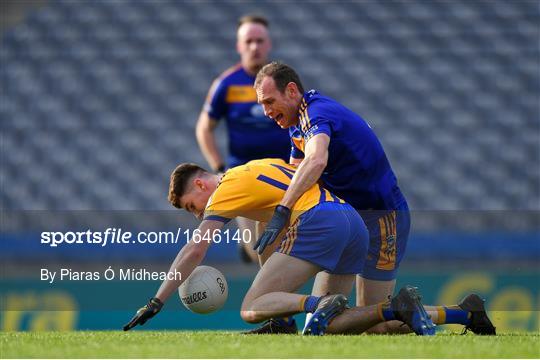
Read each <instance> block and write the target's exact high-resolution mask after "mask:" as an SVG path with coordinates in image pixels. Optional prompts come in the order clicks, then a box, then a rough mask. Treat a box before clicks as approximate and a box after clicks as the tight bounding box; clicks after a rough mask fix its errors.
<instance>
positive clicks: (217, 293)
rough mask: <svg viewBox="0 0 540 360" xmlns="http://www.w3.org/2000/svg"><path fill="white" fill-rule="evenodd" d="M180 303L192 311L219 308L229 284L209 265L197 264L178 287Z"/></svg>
mask: <svg viewBox="0 0 540 360" xmlns="http://www.w3.org/2000/svg"><path fill="white" fill-rule="evenodd" d="M178 293H179V294H180V300H182V304H184V306H185V307H187V308H188V309H189V310H191V311H192V312H194V313H198V314H208V313H211V312H213V311H216V310H219V309H221V307H222V306H223V304H225V301H227V296H228V295H229V286H228V285H227V280H226V279H225V276H223V274H222V273H221V272H220V271H219V270H217V269H215V268H213V267H211V266H205V265H201V266H197V267H196V268H195V270H193V272H192V273H191V275H189V277H188V278H187V279H186V281H184V282H183V283H182V285H180V287H179V288H178Z"/></svg>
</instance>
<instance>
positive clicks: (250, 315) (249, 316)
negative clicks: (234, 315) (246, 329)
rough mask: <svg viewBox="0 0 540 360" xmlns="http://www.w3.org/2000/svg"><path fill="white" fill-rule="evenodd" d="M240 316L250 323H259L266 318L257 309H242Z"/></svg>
mask: <svg viewBox="0 0 540 360" xmlns="http://www.w3.org/2000/svg"><path fill="white" fill-rule="evenodd" d="M240 317H241V318H242V320H244V321H245V322H247V323H250V324H257V323H260V322H261V321H263V320H264V319H261V316H260V314H258V313H257V311H255V310H240Z"/></svg>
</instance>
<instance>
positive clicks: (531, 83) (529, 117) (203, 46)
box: [0, 0, 540, 220]
mask: <svg viewBox="0 0 540 360" xmlns="http://www.w3.org/2000/svg"><path fill="white" fill-rule="evenodd" d="M247 12H257V13H262V14H265V15H266V16H268V17H269V18H270V20H271V23H272V27H271V31H272V34H273V38H274V43H275V49H276V50H275V51H274V58H276V59H283V60H285V61H286V62H288V63H290V64H291V65H293V66H295V67H296V68H297V69H298V70H299V71H300V73H301V75H302V77H303V78H304V79H305V83H306V84H305V86H306V87H307V88H318V89H321V90H322V91H323V92H324V93H326V94H328V95H330V96H333V97H335V98H337V99H339V100H340V101H342V102H343V103H345V104H346V105H348V106H349V107H351V108H352V109H354V110H355V111H357V112H358V113H360V114H362V115H363V116H364V117H365V118H366V119H368V120H369V121H370V123H371V125H372V126H373V127H374V129H375V131H376V132H377V133H378V135H379V137H380V139H382V142H383V144H384V146H385V148H386V149H387V152H388V154H389V157H390V159H391V162H392V164H393V166H394V169H395V170H396V172H397V174H398V177H399V179H400V184H401V186H402V188H403V189H404V191H405V193H406V194H407V196H408V199H409V203H410V206H411V208H412V209H417V210H431V209H437V210H518V209H519V210H538V209H539V208H540V166H539V164H540V122H539V116H538V115H539V114H538V94H539V91H540V78H539V72H538V66H539V63H538V59H539V48H538V38H539V28H538V22H539V20H540V17H539V9H538V3H537V2H535V1H511V2H506V1H385V2H378V1H363V2H351V1H343V2H333V3H330V4H327V3H324V2H304V1H302V2H223V3H219V6H218V5H217V3H212V2H194V1H185V2H184V1H181V2H177V1H159V2H154V1H124V0H111V1H96V2H79V1H69V0H61V1H50V2H49V3H47V5H46V6H43V7H41V8H39V9H38V10H36V11H35V12H33V13H32V14H30V16H28V17H27V18H26V19H25V20H24V21H23V22H22V23H20V24H18V25H17V26H15V27H13V28H10V29H9V30H7V31H5V32H4V33H3V34H2V40H1V47H2V51H1V52H0V61H1V64H2V66H1V70H0V87H1V89H2V101H1V103H0V119H1V123H2V164H1V182H2V191H1V194H0V196H1V197H0V202H1V203H2V208H3V209H5V210H84V209H86V210H142V209H144V210H163V209H170V208H169V205H168V203H167V201H166V196H165V195H166V190H167V181H168V175H169V173H170V171H171V169H173V168H174V166H175V165H176V164H177V163H179V162H183V161H194V162H200V163H204V161H203V158H202V156H201V155H200V153H199V150H198V147H197V145H196V141H195V138H194V136H193V133H194V125H195V120H196V117H197V113H198V111H199V110H200V107H201V105H202V101H203V98H204V96H205V92H206V90H207V88H208V86H209V84H210V83H211V81H212V79H213V78H214V77H215V76H217V75H218V74H219V73H220V71H221V70H222V69H224V68H226V67H227V66H229V65H230V64H232V63H234V62H235V61H236V58H237V57H236V54H235V53H234V50H233V49H234V47H233V44H234V40H235V34H234V24H235V21H236V19H237V18H238V17H239V16H240V15H242V14H244V13H247ZM533 220H534V219H533Z"/></svg>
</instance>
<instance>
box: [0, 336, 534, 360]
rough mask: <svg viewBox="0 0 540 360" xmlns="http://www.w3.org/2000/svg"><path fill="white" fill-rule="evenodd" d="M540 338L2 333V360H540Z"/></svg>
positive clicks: (0, 341) (0, 354)
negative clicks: (468, 359)
mask: <svg viewBox="0 0 540 360" xmlns="http://www.w3.org/2000/svg"><path fill="white" fill-rule="evenodd" d="M539 344H540V333H539V332H533V333H503V334H501V335H497V336H475V335H473V334H467V335H464V336H460V335H458V334H455V333H450V332H443V333H439V334H437V335H436V336H433V337H420V336H415V335H395V336H390V335H379V336H374V335H359V336H323V337H302V336H295V335H258V336H253V335H251V336H250V335H240V334H238V333H231V332H215V331H212V332H187V331H178V332H174V331H131V332H119V331H73V332H1V333H0V351H1V353H0V356H1V357H2V358H36V357H39V358H58V357H61V358H88V357H91V358H103V357H107V358H133V357H136V358H200V357H204V358H254V357H255V358H269V357H271V358H291V357H293V358H315V357H316V358H358V357H369V358H426V357H429V358H464V357H465V358H486V357H488V358H538V357H540V345H539Z"/></svg>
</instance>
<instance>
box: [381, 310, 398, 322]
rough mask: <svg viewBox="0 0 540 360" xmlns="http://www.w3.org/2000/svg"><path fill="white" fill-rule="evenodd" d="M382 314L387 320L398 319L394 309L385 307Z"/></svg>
mask: <svg viewBox="0 0 540 360" xmlns="http://www.w3.org/2000/svg"><path fill="white" fill-rule="evenodd" d="M382 314H383V317H384V320H386V321H389V320H396V317H395V316H394V310H390V309H384V308H383V311H382Z"/></svg>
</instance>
